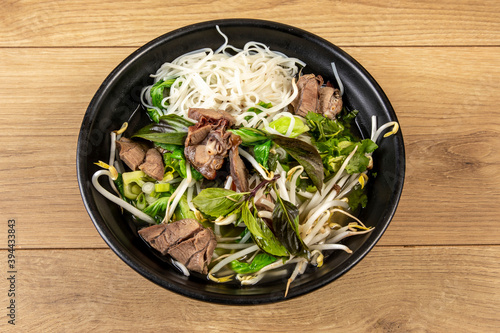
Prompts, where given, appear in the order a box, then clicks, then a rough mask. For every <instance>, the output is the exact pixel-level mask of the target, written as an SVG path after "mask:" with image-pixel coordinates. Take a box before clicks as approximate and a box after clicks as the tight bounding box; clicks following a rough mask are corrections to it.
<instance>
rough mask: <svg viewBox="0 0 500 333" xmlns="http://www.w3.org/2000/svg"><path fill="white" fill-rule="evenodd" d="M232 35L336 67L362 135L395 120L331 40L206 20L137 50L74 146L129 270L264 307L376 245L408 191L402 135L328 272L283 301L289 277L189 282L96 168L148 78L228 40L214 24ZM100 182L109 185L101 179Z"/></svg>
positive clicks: (189, 290) (88, 196)
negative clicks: (102, 190) (103, 189)
mask: <svg viewBox="0 0 500 333" xmlns="http://www.w3.org/2000/svg"><path fill="white" fill-rule="evenodd" d="M216 25H219V27H220V28H221V30H222V31H223V32H224V33H225V34H226V35H227V36H228V37H229V43H230V44H232V45H234V46H237V47H242V46H243V45H244V44H245V43H246V42H248V41H250V40H254V41H259V42H262V43H265V44H266V45H269V46H270V47H271V49H272V50H274V51H280V52H283V53H284V54H286V55H288V56H290V57H297V58H299V59H301V60H303V61H305V62H306V63H307V66H306V67H305V69H304V72H309V73H315V74H321V75H322V76H323V77H324V78H325V81H326V80H330V81H332V82H335V81H334V78H333V77H328V75H327V74H326V73H331V67H330V63H331V62H332V61H333V62H335V64H336V67H337V69H338V72H339V74H340V77H341V79H342V81H343V84H344V86H345V94H344V104H345V105H346V106H347V107H348V108H349V109H358V110H360V112H359V114H358V116H357V118H356V122H357V125H358V127H359V128H358V129H359V132H360V134H361V136H363V137H366V136H368V135H369V132H370V129H371V116H372V115H376V116H377V117H378V123H379V124H383V123H385V122H387V121H397V118H396V115H395V113H394V110H393V109H392V106H391V104H390V102H389V100H388V99H387V97H386V95H385V94H384V92H383V91H382V89H381V88H380V87H379V85H378V84H377V83H376V82H375V80H374V79H373V78H372V77H371V76H370V74H369V73H368V72H367V71H366V70H365V69H364V68H363V67H362V66H361V65H360V64H358V63H357V62H356V61H355V60H354V59H353V58H352V57H350V56H349V55H348V54H346V53H345V52H344V51H342V50H341V49H339V48H338V47H336V46H334V45H332V44H331V43H329V42H328V41H326V40H324V39H322V38H320V37H318V36H315V35H313V34H311V33H309V32H306V31H304V30H301V29H297V28H294V27H291V26H287V25H283V24H279V23H274V22H268V21H260V20H243V19H231V20H218V21H211V22H203V23H199V24H194V25H191V26H188V27H184V28H181V29H178V30H175V31H173V32H170V33H167V34H165V35H163V36H161V37H158V38H156V39H155V40H153V41H151V42H149V43H148V44H146V45H144V46H143V47H141V48H139V49H138V50H137V51H135V52H134V53H133V54H131V55H130V56H129V57H128V58H127V59H125V60H124V61H123V62H122V63H121V64H120V65H119V66H118V67H117V68H115V69H114V70H113V71H112V72H111V74H110V75H109V76H108V77H107V78H106V80H104V82H103V83H102V85H101V87H100V88H99V90H98V91H97V93H96V94H95V96H94V98H93V99H92V101H91V102H90V104H89V107H88V109H87V112H86V114H85V117H84V118H83V122H82V127H81V130H80V136H79V138H78V148H77V174H78V183H79V186H80V191H81V195H82V198H83V202H84V204H85V207H86V209H87V211H88V213H89V215H90V217H91V219H92V221H93V222H94V225H95V227H96V228H97V231H98V232H99V233H100V234H101V236H102V238H103V239H104V240H105V241H106V243H107V244H108V245H109V247H110V248H111V249H112V250H113V251H114V252H115V253H116V254H117V255H118V256H119V257H120V258H121V259H122V260H123V261H125V262H126V263H127V264H128V265H129V266H130V267H132V268H133V269H135V270H136V271H137V272H139V273H140V274H142V275H143V276H144V277H146V278H148V279H149V280H151V281H153V282H154V283H156V284H158V285H160V286H162V287H164V288H167V289H169V290H172V291H174V292H177V293H179V294H182V295H185V296H189V297H192V298H195V299H199V300H203V301H210V302H217V303H226V304H259V303H268V302H274V301H281V300H284V299H290V298H293V297H296V296H299V295H302V294H305V293H308V292H311V291H313V290H315V289H317V288H319V287H322V286H324V285H326V284H327V283H330V282H332V281H333V280H335V279H336V278H338V277H339V276H341V275H342V274H344V273H345V272H347V271H348V270H349V269H351V268H352V267H353V266H354V265H355V264H356V263H358V262H359V261H360V260H361V259H362V258H363V257H364V256H365V255H366V254H367V253H368V252H369V251H370V250H371V248H372V247H373V246H374V245H375V243H376V242H377V241H378V240H379V238H380V237H381V236H382V234H383V233H384V231H385V229H386V228H387V226H388V225H389V222H390V221H391V219H392V217H393V215H394V212H395V210H396V207H397V204H398V201H399V197H400V195H401V191H402V189H403V181H404V172H405V154H404V145H403V137H402V134H401V131H400V132H399V133H398V134H397V135H395V136H392V137H389V138H387V139H384V140H382V141H381V143H380V147H379V149H378V150H377V151H376V152H375V154H374V156H373V157H374V171H375V172H377V177H376V178H375V179H374V180H373V181H371V183H370V187H369V190H368V197H369V201H368V205H367V206H366V208H364V209H363V210H362V211H361V212H360V216H359V217H360V219H361V220H362V221H364V222H365V224H366V225H367V226H373V227H375V229H374V231H373V232H371V233H370V234H367V235H363V236H357V237H351V238H349V239H348V240H347V241H346V245H348V246H349V247H350V248H351V249H352V250H353V253H352V254H351V255H348V254H346V253H344V252H343V251H336V252H333V253H332V254H331V255H330V256H329V257H327V258H326V260H325V263H324V265H323V267H321V268H319V269H315V268H310V269H308V270H307V271H306V273H305V274H303V275H301V276H299V277H298V278H297V279H296V280H295V282H294V283H293V284H292V287H291V289H290V291H289V293H288V296H287V297H286V298H285V287H286V278H283V279H280V280H277V281H274V282H269V283H264V284H261V285H255V286H245V287H241V286H238V285H236V284H216V283H213V282H210V281H207V280H206V279H204V278H201V277H199V276H191V277H185V276H183V275H182V274H180V273H179V272H178V271H177V270H176V269H175V268H173V267H172V266H171V264H170V263H168V262H167V261H166V260H162V258H160V257H159V256H157V255H156V253H154V251H153V250H151V249H150V248H149V247H148V245H147V244H145V242H144V241H143V240H142V239H140V238H139V236H138V234H137V227H136V226H135V225H134V223H133V221H132V220H131V219H130V218H129V217H124V216H123V215H122V214H121V212H120V209H119V208H118V207H117V206H116V205H115V204H112V203H111V202H109V201H108V200H107V199H105V198H104V197H103V196H101V195H100V194H99V193H98V192H97V191H96V190H95V189H94V187H93V186H92V184H91V178H92V174H93V173H94V172H95V171H97V170H98V167H97V166H95V165H94V164H93V163H94V162H96V161H98V160H106V159H107V158H108V151H109V148H108V147H109V144H110V135H109V133H110V131H112V130H115V129H117V128H119V127H120V126H121V124H122V123H123V122H124V121H127V120H128V119H129V117H130V116H131V114H132V112H133V111H134V110H135V109H136V108H137V106H138V105H139V103H140V99H139V94H140V91H141V88H142V87H144V86H145V85H148V84H151V82H152V80H151V79H150V78H149V74H150V73H154V72H156V70H157V69H158V67H159V66H160V65H161V64H162V63H164V62H166V61H171V60H173V59H175V58H176V57H178V56H180V55H182V54H184V53H186V52H189V51H192V50H196V49H200V48H204V47H211V48H213V49H216V48H217V47H219V46H220V45H221V44H222V43H223V39H222V37H221V35H220V34H219V33H218V32H217V31H216V29H215V26H216ZM101 182H102V183H105V182H104V181H102V180H101Z"/></svg>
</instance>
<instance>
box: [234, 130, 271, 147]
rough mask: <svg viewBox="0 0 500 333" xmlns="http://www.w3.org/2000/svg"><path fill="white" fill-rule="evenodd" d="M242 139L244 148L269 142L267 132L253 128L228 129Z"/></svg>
mask: <svg viewBox="0 0 500 333" xmlns="http://www.w3.org/2000/svg"><path fill="white" fill-rule="evenodd" d="M228 131H229V132H232V133H234V134H236V135H239V136H240V137H241V141H242V143H241V144H242V145H243V146H255V145H258V144H262V143H264V142H266V141H268V140H269V138H268V135H267V133H266V132H264V131H261V130H258V129H256V128H251V127H240V128H238V129H228Z"/></svg>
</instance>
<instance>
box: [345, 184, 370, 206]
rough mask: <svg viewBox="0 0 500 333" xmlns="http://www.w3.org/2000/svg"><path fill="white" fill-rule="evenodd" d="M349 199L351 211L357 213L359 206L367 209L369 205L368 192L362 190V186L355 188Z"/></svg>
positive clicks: (348, 196)
mask: <svg viewBox="0 0 500 333" xmlns="http://www.w3.org/2000/svg"><path fill="white" fill-rule="evenodd" d="M347 199H348V203H349V207H350V208H351V211H355V210H356V209H357V208H358V207H359V206H361V207H362V208H365V207H366V204H367V203H368V197H367V195H366V191H365V190H364V189H363V188H361V186H360V185H356V186H354V188H353V189H352V190H351V191H350V192H349V194H348V195H347Z"/></svg>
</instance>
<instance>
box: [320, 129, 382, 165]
mask: <svg viewBox="0 0 500 333" xmlns="http://www.w3.org/2000/svg"><path fill="white" fill-rule="evenodd" d="M350 140H351V139H350V138H346V137H342V138H339V139H337V138H331V139H329V140H328V141H326V142H319V143H317V147H318V149H319V151H320V154H321V155H322V156H323V163H324V165H325V167H326V168H327V169H329V170H330V171H333V172H337V170H338V169H339V168H340V166H341V165H342V163H344V161H345V159H346V158H347V156H348V155H349V154H350V153H351V152H352V151H353V150H354V148H356V147H358V149H357V150H356V153H354V155H353V156H352V158H351V159H350V161H349V163H348V164H347V166H346V171H347V173H349V174H353V173H360V172H363V171H365V170H366V168H367V167H368V164H369V163H370V159H369V158H368V157H367V156H366V154H369V153H372V152H374V151H375V149H377V147H378V146H377V144H375V142H373V141H372V140H370V139H364V140H362V141H359V142H355V141H350Z"/></svg>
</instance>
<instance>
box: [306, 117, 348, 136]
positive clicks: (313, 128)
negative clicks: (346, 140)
mask: <svg viewBox="0 0 500 333" xmlns="http://www.w3.org/2000/svg"><path fill="white" fill-rule="evenodd" d="M306 121H307V125H308V126H309V128H310V131H309V133H311V135H312V136H313V138H314V139H315V140H316V141H325V140H328V139H329V138H331V137H335V136H336V135H338V134H340V133H341V132H342V131H343V130H344V126H343V125H342V124H340V123H339V122H338V121H337V120H332V119H329V118H326V117H323V116H322V115H321V114H318V113H315V112H309V113H308V114H307V115H306Z"/></svg>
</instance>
